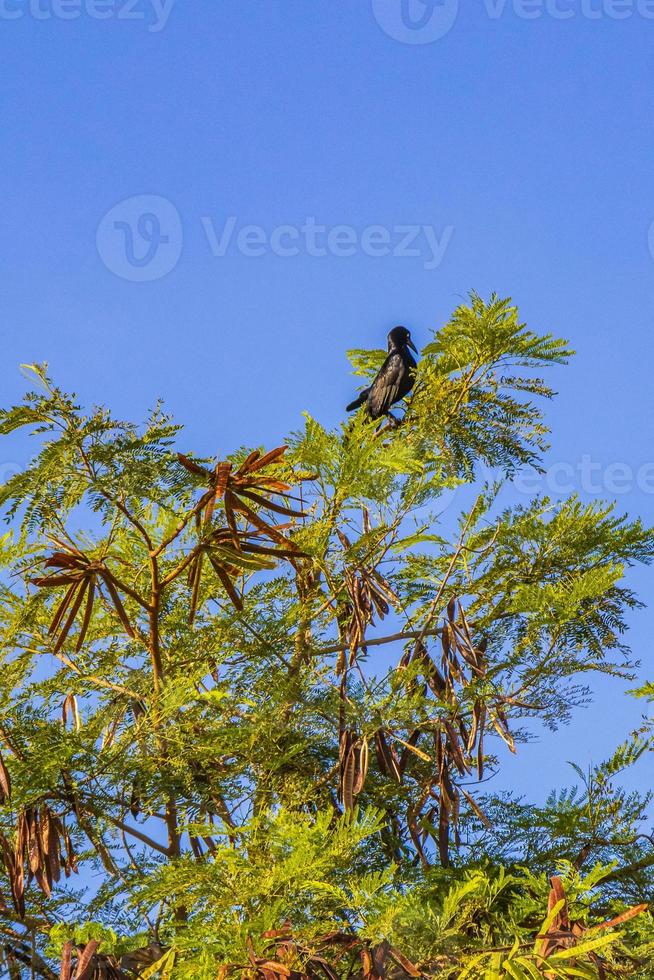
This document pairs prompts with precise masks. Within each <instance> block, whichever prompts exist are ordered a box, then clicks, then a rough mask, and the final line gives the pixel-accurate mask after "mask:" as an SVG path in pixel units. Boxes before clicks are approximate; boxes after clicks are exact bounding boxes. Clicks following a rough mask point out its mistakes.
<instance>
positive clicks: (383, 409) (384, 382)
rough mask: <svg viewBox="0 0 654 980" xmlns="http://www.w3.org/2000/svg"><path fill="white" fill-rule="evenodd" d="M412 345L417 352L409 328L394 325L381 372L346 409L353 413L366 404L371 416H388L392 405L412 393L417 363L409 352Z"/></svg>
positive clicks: (375, 417) (389, 336)
mask: <svg viewBox="0 0 654 980" xmlns="http://www.w3.org/2000/svg"><path fill="white" fill-rule="evenodd" d="M409 347H410V348H411V350H413V351H415V352H416V354H417V353H418V351H417V350H416V348H415V346H414V344H413V343H412V341H411V334H410V333H409V331H408V330H407V329H406V327H395V328H394V329H393V330H391V332H390V333H389V335H388V357H387V358H386V360H385V361H384V363H383V364H382V366H381V369H380V371H379V374H378V375H377V377H376V378H375V380H374V381H373V383H372V384H371V385H370V387H369V388H366V389H365V390H364V391H362V392H361V394H360V395H359V397H358V398H357V399H356V400H355V401H353V402H351V403H350V404H349V405H348V406H347V408H346V412H353V411H354V410H355V408H359V407H360V406H361V405H365V406H366V409H367V411H368V414H369V416H370V418H372V419H378V418H381V417H382V415H388V414H389V409H390V408H391V405H394V404H395V402H399V401H400V400H401V399H402V398H404V396H405V395H408V394H409V392H410V391H411V389H412V388H413V378H414V372H415V370H416V362H415V360H414V358H413V357H412V356H411V354H410V353H409ZM391 417H392V416H391Z"/></svg>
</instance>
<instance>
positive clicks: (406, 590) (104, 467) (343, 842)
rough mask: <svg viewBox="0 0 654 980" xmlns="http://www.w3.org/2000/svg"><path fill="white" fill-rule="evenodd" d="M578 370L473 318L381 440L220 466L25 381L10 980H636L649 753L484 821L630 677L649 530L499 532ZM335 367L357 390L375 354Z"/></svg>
mask: <svg viewBox="0 0 654 980" xmlns="http://www.w3.org/2000/svg"><path fill="white" fill-rule="evenodd" d="M570 353H571V352H570V351H569V349H568V347H567V345H566V344H565V343H564V342H562V341H560V340H557V339H554V338H553V337H551V336H549V335H547V336H539V335H537V334H535V333H533V332H532V331H530V330H528V329H527V328H526V327H525V326H524V325H523V324H522V323H521V322H520V320H519V317H518V313H517V310H516V309H515V307H514V306H513V305H512V304H511V303H510V301H509V300H500V299H499V298H497V297H496V296H493V297H491V299H490V300H489V301H488V302H487V303H486V302H484V301H482V299H481V298H480V297H479V296H477V295H476V294H473V295H472V297H471V300H470V303H469V305H462V306H461V307H459V309H457V310H456V311H455V313H454V315H453V317H452V319H451V320H450V322H449V323H448V324H446V325H445V326H444V327H443V328H442V329H441V330H438V331H436V332H435V333H434V336H433V339H432V340H431V341H430V343H429V344H427V346H426V347H425V349H424V351H423V352H422V357H421V359H420V363H419V366H418V370H417V377H416V384H415V391H414V394H413V396H412V397H411V399H410V400H409V401H408V403H407V405H406V408H405V415H404V419H403V421H402V424H401V425H400V426H399V427H391V426H389V425H386V424H381V425H377V424H375V423H371V422H370V421H369V420H368V419H367V417H366V416H365V413H364V412H361V413H358V414H357V415H356V416H355V417H353V418H350V419H348V420H347V421H346V422H344V423H343V424H342V425H341V426H340V428H338V429H337V430H333V431H329V430H327V429H326V428H325V427H324V426H323V425H321V423H320V422H319V421H318V420H316V419H314V418H312V417H311V416H310V415H309V414H308V413H307V414H306V415H305V419H304V425H303V427H302V428H301V429H300V430H299V431H297V432H296V433H295V434H294V435H293V436H292V438H291V439H290V440H289V445H288V448H287V449H286V451H283V450H282V449H281V448H280V450H278V451H272V452H271V453H268V454H266V453H265V452H264V450H263V449H261V448H257V449H255V450H253V451H252V452H250V451H249V449H247V448H240V449H236V450H235V451H234V453H233V454H232V455H231V456H230V457H229V458H228V459H227V460H223V461H221V462H218V463H216V462H215V461H207V460H198V459H196V458H194V457H193V456H191V455H189V454H188V452H186V453H185V455H178V453H177V447H178V444H179V441H180V439H181V432H180V429H179V427H178V426H176V425H175V424H174V423H173V421H172V420H171V419H170V418H169V417H168V416H167V415H166V414H165V413H164V412H163V410H162V408H161V406H157V407H155V409H154V410H153V412H152V413H151V415H150V417H149V418H148V419H147V421H146V423H145V425H144V426H142V427H141V426H137V425H134V424H132V423H130V422H124V421H120V420H117V419H114V418H113V417H112V416H111V414H110V412H109V411H108V410H107V409H105V408H95V409H93V410H92V411H91V412H88V413H86V412H84V411H83V410H82V409H81V408H80V407H79V406H78V405H77V402H76V399H75V397H74V396H71V395H68V394H66V393H64V392H62V391H60V390H59V389H58V388H57V387H56V386H55V385H54V384H53V382H52V381H51V380H50V379H49V377H48V374H47V370H46V368H45V367H44V366H33V367H32V368H30V369H29V373H30V377H31V378H32V381H33V382H34V383H35V388H34V390H30V391H29V392H28V393H27V394H26V396H25V400H24V402H23V403H22V404H20V405H17V406H14V407H13V408H9V409H6V410H3V411H1V412H0V434H1V435H3V436H5V437H6V438H8V439H10V438H11V437H12V433H14V432H16V431H18V430H20V429H25V430H27V431H29V432H30V433H32V434H33V435H34V436H35V438H36V442H37V446H38V451H37V452H36V454H35V456H34V458H33V460H32V461H31V463H30V464H29V465H28V466H27V467H26V468H25V470H24V471H22V472H21V473H19V474H17V475H16V476H13V477H12V478H11V479H10V480H9V481H8V482H7V483H6V484H5V485H4V486H3V487H2V488H1V489H0V507H1V508H2V512H3V515H4V517H5V519H6V521H7V525H8V530H7V533H6V534H5V535H3V536H2V537H1V538H0V636H1V639H2V644H1V646H0V651H1V652H0V658H1V662H2V673H3V684H2V686H1V688H0V752H1V763H0V835H1V836H0V864H1V865H2V870H0V892H1V893H2V895H1V897H2V901H1V902H0V936H1V937H2V946H3V949H4V952H2V954H1V955H2V956H3V957H4V964H3V968H4V969H6V971H7V975H10V976H12V978H14V977H21V976H24V977H26V976H28V973H27V972H26V971H27V970H28V969H29V970H30V971H33V975H36V976H42V977H48V978H49V977H51V976H52V970H54V969H55V966H56V961H57V959H58V958H59V957H60V956H62V955H63V956H64V957H65V956H66V955H68V953H67V952H66V950H68V952H69V953H70V954H71V955H72V956H73V959H75V958H77V957H81V958H83V956H84V950H87V951H89V950H90V953H93V954H94V959H93V963H94V964H95V968H96V971H97V975H101V974H102V971H103V970H104V971H105V973H104V974H103V975H107V973H109V971H110V970H113V971H114V974H113V975H114V976H124V977H128V976H131V977H135V976H141V977H142V978H144V980H147V977H154V976H160V977H166V976H169V977H174V978H177V977H180V978H191V977H193V978H202V977H207V978H212V980H213V978H215V977H219V978H220V980H224V978H225V977H226V976H227V975H228V973H230V972H231V973H246V974H247V975H248V976H251V977H253V978H254V977H261V978H262V980H274V977H272V976H271V975H270V974H271V973H272V974H274V975H275V976H276V977H280V976H281V977H285V976H287V975H288V974H289V971H291V972H292V973H294V974H295V976H296V977H297V978H299V977H300V976H302V977H310V978H312V980H313V978H314V977H316V976H318V975H319V974H320V975H322V976H326V977H327V980H335V978H336V977H338V978H341V977H343V978H345V977H346V976H347V977H353V976H356V977H361V978H362V980H374V978H377V977H378V976H382V975H383V974H384V973H386V974H387V975H388V976H389V978H390V980H400V978H401V977H402V978H403V977H405V976H413V975H416V974H417V973H420V974H425V975H430V976H434V977H439V978H443V980H455V978H462V977H471V978H481V977H494V978H498V977H499V978H504V977H507V978H513V980H524V978H528V980H533V978H534V977H542V976H554V977H564V978H569V977H588V978H597V980H602V977H604V976H607V975H610V973H611V971H616V972H617V973H619V975H621V976H629V975H632V976H639V977H643V978H646V977H648V976H652V977H654V972H652V969H651V967H650V966H649V965H648V964H649V962H650V960H651V958H652V957H651V952H652V950H653V949H654V931H653V930H652V923H651V918H650V916H649V913H647V912H645V911H644V909H641V908H640V907H639V906H640V905H641V904H643V903H646V902H648V901H650V900H651V898H652V891H653V888H654V871H653V870H652V869H654V842H653V840H652V839H651V838H650V837H649V836H648V835H647V834H645V833H644V832H643V826H642V823H643V816H644V814H645V812H646V811H647V808H648V806H649V804H650V802H651V801H650V795H649V792H643V793H637V792H627V791H626V790H624V789H623V788H622V787H621V785H620V776H621V774H622V773H623V772H624V771H625V770H628V769H631V768H632V767H634V766H637V765H639V764H640V762H641V761H642V759H643V758H644V757H645V756H646V755H647V754H648V753H649V751H651V748H652V745H653V744H654V742H653V739H654V733H653V732H652V731H651V726H650V725H649V723H647V722H645V723H643V725H642V726H641V728H640V729H639V731H638V732H636V733H634V734H633V735H631V736H630V737H629V738H628V739H627V740H626V741H625V742H624V744H623V745H621V746H619V747H618V748H617V749H616V751H615V753H614V755H613V757H612V758H611V759H609V760H607V761H606V762H605V763H604V764H601V765H597V766H595V767H594V768H592V769H591V770H590V771H588V772H585V771H582V770H580V769H576V775H577V777H578V781H579V782H578V785H576V786H573V787H570V788H567V789H559V790H558V791H557V792H555V793H552V794H551V796H550V797H549V799H548V800H547V802H546V803H545V804H543V805H538V806H537V805H533V804H530V803H528V802H525V801H523V800H522V799H519V798H517V797H515V796H512V795H506V794H504V795H494V794H493V793H492V792H489V791H488V788H487V778H488V776H489V774H492V773H493V772H495V771H497V770H498V769H499V766H500V760H501V759H502V757H503V753H504V752H505V750H506V748H507V747H508V748H509V749H510V750H511V751H514V752H515V751H519V750H520V746H521V744H523V743H524V742H525V741H526V740H527V739H528V738H529V737H530V732H531V731H533V730H534V727H535V726H549V727H555V726H557V725H561V724H564V723H565V722H566V721H567V719H568V718H569V717H570V715H571V713H572V711H573V710H574V708H575V707H576V706H577V705H579V704H580V703H583V702H584V701H585V700H586V699H587V698H588V696H589V695H588V688H587V682H586V679H587V676H588V675H589V674H590V673H604V674H608V675H612V676H619V677H625V676H627V677H628V676H632V673H633V669H634V661H633V659H632V657H631V654H630V652H629V649H628V647H627V646H626V644H625V630H626V625H627V617H628V615H629V613H630V612H631V611H632V610H634V609H636V608H637V607H638V605H639V602H638V599H637V597H636V596H635V595H634V594H633V593H632V591H631V590H630V589H629V588H628V586H627V585H626V584H625V582H624V577H623V576H624V574H625V572H626V570H628V568H629V567H631V566H632V565H634V564H636V563H649V562H650V561H651V560H652V558H653V557H654V535H653V533H652V531H650V530H649V529H647V528H644V527H643V526H642V525H641V524H640V523H639V522H637V521H631V520H630V519H629V518H628V517H625V516H622V515H617V514H616V513H615V511H614V509H613V508H612V506H611V505H610V504H592V505H587V504H584V503H582V502H581V501H579V500H578V499H575V498H572V499H570V500H566V501H562V502H560V503H553V502H552V501H550V500H547V499H542V498H539V499H535V500H533V501H530V502H529V503H526V504H523V505H521V506H517V507H512V508H509V509H503V508H501V507H500V506H499V504H498V496H499V493H500V491H501V489H502V487H503V486H504V485H505V484H506V482H507V481H508V480H510V479H511V478H512V477H513V476H514V475H515V473H516V472H517V471H518V470H519V469H520V468H521V467H524V466H533V467H539V466H540V465H541V460H542V453H543V451H544V449H545V448H546V442H547V428H546V426H545V423H544V419H543V415H542V412H541V409H540V407H539V406H538V400H539V399H541V398H546V399H547V398H549V397H551V395H552V393H553V392H552V389H551V388H550V387H549V386H548V385H547V384H546V383H545V382H544V381H543V380H542V379H541V378H540V376H539V375H540V373H542V372H543V371H544V370H545V369H546V368H549V367H552V366H557V365H561V364H563V363H564V362H565V361H566V360H567V359H568V357H569V355H570ZM350 356H351V360H352V363H353V366H354V369H355V373H356V374H357V375H359V376H361V377H364V378H369V377H370V376H371V375H372V374H374V372H375V371H376V370H377V368H378V366H379V363H380V360H381V358H382V357H383V352H379V351H374V352H367V351H353V352H351V354H350ZM235 444H236V443H235ZM181 448H183V449H186V448H187V447H181ZM482 466H483V467H488V466H490V467H493V468H494V470H495V474H494V476H495V477H496V480H497V482H496V483H495V484H494V485H493V486H483V487H479V486H477V485H476V482H475V481H476V479H477V477H478V474H479V471H480V468H481V467H482ZM459 487H462V488H464V493H463V496H462V499H467V498H466V494H465V488H468V489H470V488H472V487H474V491H473V492H474V493H476V497H474V499H473V500H472V503H471V504H470V505H469V506H468V507H465V508H464V509H463V512H462V513H461V514H460V516H459V519H458V526H456V527H455V528H454V530H453V529H452V527H451V524H452V521H451V520H449V519H447V515H443V513H442V511H443V503H444V500H445V495H446V494H450V493H451V491H452V490H453V489H456V488H459ZM468 496H472V495H471V494H470V493H469V494H468ZM638 694H639V696H640V697H642V698H646V699H650V700H651V699H652V686H651V685H645V686H644V687H643V688H642V689H641V690H640V691H639V692H638ZM555 872H556V875H555V877H554V878H553V879H552V877H551V876H552V875H553V874H554V873H555ZM561 896H563V897H561ZM634 907H636V908H635V911H634ZM616 917H618V918H617V919H616ZM614 920H616V921H614ZM96 942H97V943H99V946H97V947H95V946H94V945H93V944H94V943H96ZM70 943H72V944H73V947H72V948H71V947H70V946H69V944H70ZM90 953H89V955H90ZM80 962H82V959H80ZM271 963H272V965H271ZM266 964H267V965H266ZM275 964H276V965H275ZM280 964H281V965H280ZM648 970H649V971H650V972H649V973H648ZM109 975H111V974H109Z"/></svg>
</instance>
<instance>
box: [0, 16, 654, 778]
mask: <svg viewBox="0 0 654 980" xmlns="http://www.w3.org/2000/svg"><path fill="white" fill-rule="evenodd" d="M403 4H404V6H403ZM440 35H442V36H440ZM653 68H654V3H652V2H651V0H542V2H541V0H506V2H503V0H474V2H472V0H461V3H460V4H457V3H456V2H455V0H441V2H440V3H439V2H438V0H430V2H429V3H428V4H426V3H423V0H349V2H346V3H340V4H337V3H334V2H327V0H204V2H203V0H129V2H127V0H0V79H1V82H2V91H3V99H2V102H3V108H2V120H3V124H2V129H3V149H2V156H3V166H2V168H1V176H0V180H1V181H2V184H3V187H2V190H3V193H2V221H1V223H0V241H1V247H2V256H3V288H2V292H1V294H0V304H1V307H2V321H3V327H4V329H3V345H2V353H1V357H2V402H3V404H6V403H7V402H9V401H11V400H13V399H16V398H18V397H19V396H20V394H21V393H22V391H23V389H24V381H23V379H22V378H21V376H20V374H19V372H18V369H17V366H18V364H19V363H20V362H24V361H31V360H47V361H49V362H50V365H51V371H52V373H53V374H54V376H55V377H56V379H57V380H58V381H59V383H60V384H61V385H63V386H64V387H67V388H72V389H74V390H76V391H77V392H78V393H79V395H80V397H81V399H82V400H84V401H87V402H91V401H103V402H108V403H110V404H111V406H112V407H113V409H114V411H115V412H116V413H117V414H119V415H122V416H125V417H136V418H139V417H142V416H143V415H144V414H145V412H146V410H147V408H148V407H149V406H151V405H152V404H153V403H154V402H155V400H156V398H157V397H159V396H164V397H165V400H166V404H167V406H168V408H169V409H170V410H171V411H172V412H173V413H174V414H175V416H176V417H177V418H178V419H179V420H180V421H182V422H184V423H185V425H186V426H187V439H188V448H189V449H190V450H192V451H196V452H199V453H205V454H207V455H208V454H211V453H215V452H226V451H229V450H231V449H233V448H234V447H235V446H236V445H238V444H240V443H259V442H265V443H268V444H277V443H278V442H279V441H280V438H282V437H283V436H284V435H285V434H286V433H288V431H289V430H291V429H293V428H294V427H296V426H297V424H298V421H299V418H300V413H301V412H302V410H304V409H310V410H311V412H312V413H313V414H314V415H316V416H317V417H318V418H319V419H320V420H321V421H323V422H324V423H325V424H334V423H335V422H337V421H338V419H339V418H340V417H341V416H342V408H343V405H344V404H345V403H346V402H347V401H348V400H349V398H350V396H351V393H352V391H353V387H354V382H353V381H352V379H351V378H350V377H349V375H348V365H347V362H346V359H345V350H346V349H347V348H348V347H352V346H380V345H381V343H382V342H383V338H384V337H385V334H386V332H387V330H388V328H389V327H390V326H392V325H394V324H395V323H398V322H403V323H406V324H407V325H408V326H410V328H411V329H412V331H413V335H414V338H415V339H416V341H417V343H418V344H420V343H426V342H427V340H428V338H429V331H430V330H431V329H432V328H433V327H435V326H437V325H439V324H441V323H443V322H444V321H445V320H446V319H447V317H448V315H449V314H450V312H451V311H452V309H453V308H454V307H455V306H456V305H457V303H458V302H459V301H460V300H461V299H462V298H463V297H465V295H466V293H467V292H468V290H469V289H470V288H475V289H477V290H478V291H479V292H481V293H483V294H486V293H488V292H490V291H491V290H496V291H498V292H500V293H501V294H505V295H507V294H510V295H512V296H513V297H514V299H515V300H516V302H517V303H518V304H519V306H520V308H521V311H522V312H523V314H524V317H525V319H526V320H527V321H528V322H529V323H530V325H531V326H532V327H533V328H534V329H536V330H543V331H547V330H552V331H554V332H558V333H560V334H562V335H564V336H566V337H568V338H570V340H571V341H572V344H573V346H574V347H575V348H576V349H577V351H578V356H577V358H576V359H575V362H574V364H573V365H572V366H571V367H569V368H567V369H561V370H557V371H556V373H555V375H554V378H553V380H554V383H555V385H556V387H557V388H558V389H559V391H560V396H559V398H558V400H557V402H556V403H555V404H553V405H552V406H551V407H550V410H549V414H548V418H549V421H550V423H551V425H552V427H553V429H554V438H553V448H552V451H551V453H550V457H549V463H550V464H551V465H552V466H555V467H558V469H555V470H554V474H555V475H554V476H553V477H551V481H550V482H552V481H554V483H553V484H552V486H551V489H554V490H556V489H557V488H558V487H562V488H565V489H579V490H580V491H582V493H583V494H584V495H586V496H588V497H591V498H592V497H597V496H606V495H608V496H617V497H618V500H619V507H620V509H623V510H627V511H629V512H630V513H632V514H634V515H640V516H642V517H643V519H644V520H646V521H648V522H649V523H654V496H653V494H654V448H653V447H652V428H651V425H650V415H651V391H652V384H651V365H652V321H653V300H654V259H653V258H652V254H651V253H650V248H649V240H650V226H651V224H652V222H653V221H654V169H653V168H652V150H653V130H652V102H653V101H654V86H653V85H652V71H653ZM248 226H249V227H248ZM317 227H320V228H324V230H323V231H320V232H318V231H317V230H316V228H317ZM312 229H313V230H312ZM407 229H408V230H407ZM651 239H652V242H654V233H652V235H651ZM407 250H408V251H409V252H413V253H414V254H408V255H406V254H402V253H403V252H406V251H407ZM221 253H222V254H221ZM254 253H259V254H254ZM285 253H288V254H285ZM346 253H351V254H346ZM164 273H166V274H164ZM13 453H14V455H13V457H12V458H11V459H8V458H2V459H0V468H1V469H2V470H3V471H4V472H3V473H2V474H0V475H6V474H7V473H8V472H10V471H11V470H12V468H13V467H14V466H15V465H17V464H20V463H21V462H22V461H23V460H24V458H25V453H26V448H25V446H24V444H22V443H16V444H15V446H14V447H13ZM5 454H6V453H5ZM620 465H622V466H623V469H621V470H620V469H618V470H616V469H615V467H616V466H618V467H619V466H620ZM611 467H613V469H611ZM584 473H585V475H584ZM589 473H591V476H589V475H588V474H589ZM652 575H654V571H652V570H645V571H640V572H638V573H636V574H634V575H633V576H632V577H631V581H632V583H633V584H634V585H635V586H636V587H637V588H638V589H639V590H640V591H641V592H642V593H643V596H644V598H645V599H647V597H648V593H649V594H651V583H652ZM653 626H654V611H653V610H651V609H650V610H648V611H644V612H641V613H640V614H638V616H636V617H635V618H634V628H633V632H632V642H633V645H634V648H635V649H636V651H637V652H638V654H639V655H640V656H641V657H642V659H643V661H644V664H645V667H644V669H643V675H644V676H646V675H649V676H650V677H652V676H653V675H654V665H653V664H652V654H651V652H650V646H651V640H650V638H651V635H652V627H653ZM619 690H620V686H619V685H618V686H617V687H616V685H613V684H612V685H606V684H600V685H598V697H597V701H596V703H595V705H594V706H593V707H592V708H589V709H587V710H585V711H584V712H582V713H581V714H580V716H579V718H578V720H577V721H576V722H575V724H574V725H573V726H572V727H571V728H570V729H567V730H565V731H564V732H562V733H561V734H560V735H559V736H557V737H556V739H555V740H553V741H551V740H550V737H549V736H546V737H545V740H544V741H543V742H542V743H541V744H540V745H534V746H532V747H530V748H529V749H527V750H525V752H524V753H523V756H522V757H521V759H519V760H518V761H516V762H512V763H511V766H512V767H513V768H511V769H510V770H509V771H508V775H507V779H508V781H509V782H514V783H515V784H517V785H520V786H525V787H526V788H527V789H528V790H529V791H533V792H534V793H535V794H536V795H541V794H542V792H543V791H544V789H545V788H546V787H549V786H550V785H555V784H556V783H558V782H560V781H561V780H564V779H566V778H567V772H566V769H565V760H566V759H568V758H573V757H574V758H575V759H577V760H578V761H579V762H581V763H582V764H586V763H588V762H589V761H590V759H591V758H595V759H599V758H601V757H602V755H603V754H604V753H605V752H606V751H609V749H610V747H611V745H612V744H613V743H614V741H616V740H617V739H618V738H620V737H622V735H623V734H624V733H625V732H626V731H627V730H628V729H629V727H630V726H633V725H634V724H636V723H637V720H638V716H639V711H640V708H639V707H638V706H637V705H635V704H633V703H632V702H630V701H629V700H628V699H625V698H621V697H620V696H619V695H618V694H617V693H616V692H618V691H619ZM646 765H649V763H648V764H646ZM641 774H642V778H643V779H645V778H646V776H647V773H646V770H645V769H641Z"/></svg>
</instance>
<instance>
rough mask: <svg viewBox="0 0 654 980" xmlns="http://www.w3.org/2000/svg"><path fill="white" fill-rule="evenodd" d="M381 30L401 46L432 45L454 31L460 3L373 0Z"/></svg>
mask: <svg viewBox="0 0 654 980" xmlns="http://www.w3.org/2000/svg"><path fill="white" fill-rule="evenodd" d="M372 10H373V13H374V15H375V19H376V21H377V23H378V24H379V26H380V27H381V29H382V30H383V31H384V32H385V33H386V34H388V36H389V37H392V38H393V39H394V40H395V41H401V42H402V43H403V44H432V43H433V42H434V41H438V40H440V38H442V37H445V35H446V34H448V33H449V31H451V30H452V28H453V27H454V23H455V21H456V18H457V16H458V13H459V0H372Z"/></svg>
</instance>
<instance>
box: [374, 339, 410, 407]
mask: <svg viewBox="0 0 654 980" xmlns="http://www.w3.org/2000/svg"><path fill="white" fill-rule="evenodd" d="M405 373H406V368H405V365H404V362H403V360H402V356H401V354H399V353H398V352H397V351H393V353H392V354H389V355H388V357H387V358H386V360H385V361H384V363H383V365H382V367H381V370H380V372H379V374H378V375H377V377H376V378H375V380H374V381H373V383H372V385H371V387H370V394H369V395H368V410H369V411H370V414H371V416H372V418H373V419H378V418H379V417H380V416H382V415H385V414H386V412H387V411H388V410H389V408H390V407H391V405H393V404H394V403H395V402H396V401H397V400H398V398H401V397H402V380H403V378H404V375H405Z"/></svg>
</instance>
